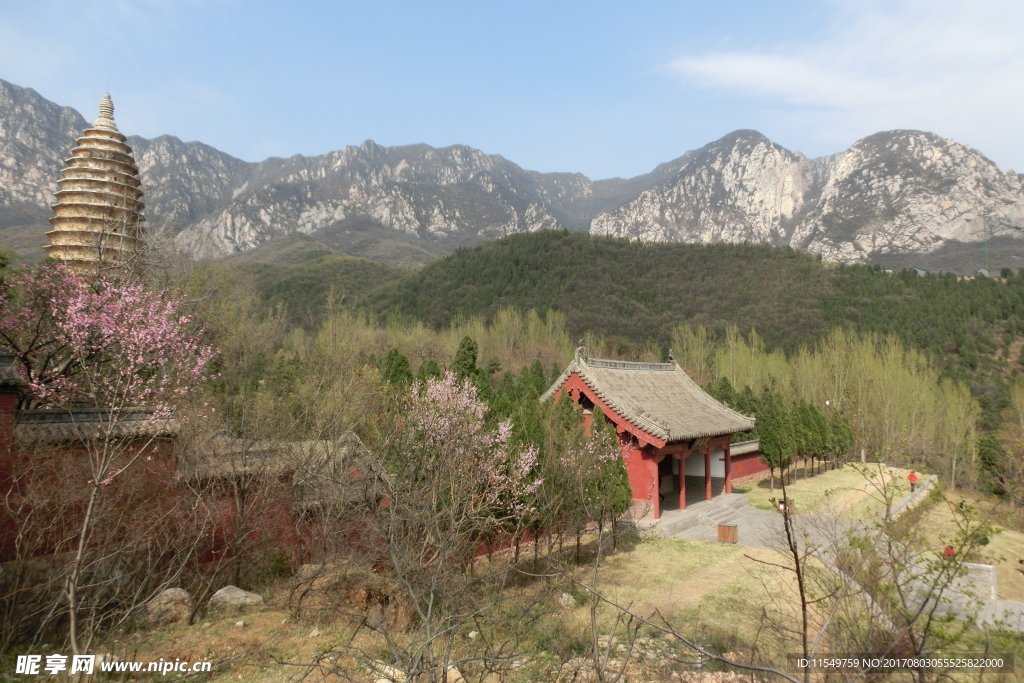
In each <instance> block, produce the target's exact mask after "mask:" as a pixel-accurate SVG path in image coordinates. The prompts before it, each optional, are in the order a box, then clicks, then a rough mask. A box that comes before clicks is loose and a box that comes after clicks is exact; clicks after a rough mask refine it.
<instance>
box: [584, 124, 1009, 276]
mask: <svg viewBox="0 0 1024 683" xmlns="http://www.w3.org/2000/svg"><path fill="white" fill-rule="evenodd" d="M680 161H681V162H682V163H681V166H680V169H679V170H678V172H676V173H675V174H673V175H672V176H671V177H668V178H666V179H665V180H664V181H662V182H660V183H658V184H657V185H655V186H654V187H652V188H650V189H648V190H645V191H643V192H641V193H640V195H639V196H638V197H637V198H636V199H634V200H631V201H628V202H626V203H624V204H623V205H622V206H619V207H618V208H616V209H614V210H611V211H608V212H605V213H601V214H599V215H598V216H596V217H595V218H594V220H593V223H592V225H591V231H592V232H593V233H595V234H601V235H614V236H619V237H629V238H637V239H642V240H645V241H674V242H675V241H678V242H704V243H708V242H718V241H729V242H742V241H751V242H775V243H783V244H789V245H791V246H793V247H797V248H801V249H807V250H810V251H812V252H815V253H818V254H821V255H822V257H823V258H825V259H826V260H829V261H840V262H844V263H855V262H866V261H868V260H870V258H871V257H872V256H873V255H878V254H888V253H929V252H931V251H934V250H936V249H938V248H939V247H941V246H943V245H944V244H945V243H947V242H948V241H957V242H977V241H980V240H982V239H983V226H982V217H981V211H982V210H983V209H986V210H987V211H988V220H987V222H988V229H989V234H990V235H993V236H1000V235H1003V236H1014V237H1020V236H1022V229H1024V187H1022V184H1021V180H1022V178H1021V176H1020V175H1018V174H1016V173H1014V172H1013V171H1007V172H1005V173H1004V172H1002V171H1000V170H999V169H998V168H997V167H996V165H995V164H993V163H992V162H991V161H989V160H988V159H986V158H985V157H984V156H983V155H982V154H980V153H979V152H977V151H974V150H972V149H971V148H970V147H967V146H965V145H960V144H957V143H956V142H954V141H952V140H944V139H942V138H940V137H938V136H937V135H933V134H931V133H922V132H918V131H890V132H886V133H877V134H875V135H872V136H870V137H867V138H864V139H863V140H860V141H858V142H857V143H856V144H855V145H853V146H852V147H851V148H850V149H849V150H847V151H845V152H843V153H841V154H836V155H833V156H830V157H823V158H820V159H806V158H804V157H803V156H802V155H800V154H799V153H793V152H789V151H788V150H785V149H783V148H781V147H779V146H778V145H776V144H775V143H773V142H771V141H770V140H768V139H767V138H765V137H764V136H762V135H760V134H759V133H756V132H753V131H737V132H736V133H733V134H731V135H728V136H726V137H724V138H722V139H721V140H718V141H716V142H714V143H712V144H710V145H707V146H706V147H704V148H702V149H700V150H697V151H696V152H695V153H691V154H690V155H687V156H685V157H683V158H682V159H681V160H680Z"/></svg>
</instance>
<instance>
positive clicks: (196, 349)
mask: <svg viewBox="0 0 1024 683" xmlns="http://www.w3.org/2000/svg"><path fill="white" fill-rule="evenodd" d="M0 351H6V352H10V353H13V354H15V356H16V357H17V360H18V363H19V365H20V368H21V370H22V374H23V377H24V380H25V383H24V387H23V388H22V390H21V395H20V397H19V404H20V407H22V408H43V409H47V410H48V411H53V412H54V413H57V414H61V413H62V414H63V418H62V419H63V421H64V422H65V423H66V424H69V425H70V426H71V429H72V435H73V439H72V440H73V443H76V444H78V446H77V447H78V448H80V449H81V451H82V457H81V459H82V460H84V461H85V463H84V467H85V471H86V472H87V474H86V476H84V477H83V480H82V481H80V482H79V481H68V482H66V485H67V487H68V489H69V493H68V494H67V495H73V494H72V493H70V490H71V489H74V488H78V489H79V491H78V494H80V495H79V497H80V498H81V502H82V509H83V512H82V516H81V519H80V522H76V524H77V532H76V536H77V538H76V539H75V542H74V547H73V548H71V549H70V550H71V552H70V559H69V561H68V562H67V564H66V566H65V572H66V573H65V578H64V590H63V596H62V603H63V606H64V607H63V609H60V610H57V611H64V610H66V614H67V616H68V622H69V627H70V633H69V640H70V646H71V649H72V651H73V652H74V653H75V654H78V653H80V652H82V651H86V650H87V649H88V647H89V643H90V642H91V640H92V638H93V636H94V635H95V626H96V624H97V623H99V622H100V621H101V620H102V619H103V618H105V615H104V614H103V610H102V609H100V608H99V599H98V597H97V596H99V595H110V594H112V593H111V592H112V591H114V592H116V586H117V585H116V584H114V583H111V582H109V581H107V580H105V579H101V578H98V577H100V576H103V575H104V574H105V573H106V574H109V573H110V572H109V568H110V566H111V562H114V563H115V564H116V563H117V562H118V561H120V559H121V558H119V557H118V554H119V551H118V550H117V549H116V548H113V549H112V548H110V547H104V543H102V542H100V541H99V540H98V538H99V537H100V535H97V525H98V524H100V522H99V521H98V520H102V519H108V518H109V517H110V514H108V513H111V511H110V510H109V509H108V508H110V507H111V505H116V503H113V502H111V501H112V500H113V499H114V498H115V497H116V496H114V495H108V491H111V490H113V489H116V488H117V486H116V484H117V482H118V481H119V480H120V479H121V478H124V477H125V476H126V472H128V471H129V470H130V469H131V468H132V467H133V465H136V464H137V463H138V462H140V461H141V462H150V461H152V459H153V457H154V454H155V448H154V447H155V444H156V443H157V441H158V439H159V438H160V437H162V436H165V435H167V434H168V433H169V432H171V431H172V430H173V429H174V426H175V425H174V423H173V413H174V409H175V407H176V406H177V405H179V404H180V403H181V401H182V400H183V399H185V398H186V397H187V395H188V394H189V392H190V391H191V390H192V389H193V388H195V387H196V386H197V385H199V384H200V383H201V382H202V381H203V380H204V379H205V378H206V374H207V366H208V364H209V362H210V360H211V358H212V356H213V353H214V351H213V349H212V347H210V346H209V345H207V344H205V343H204V342H203V333H202V330H201V329H199V327H198V326H197V325H196V324H195V322H194V321H193V320H192V318H191V317H190V316H189V315H187V314H186V313H185V312H184V310H183V303H182V301H181V300H180V299H178V298H176V297H175V296H174V295H173V294H172V293H171V292H170V291H168V290H153V289H148V288H146V287H145V286H144V285H142V284H139V283H132V282H127V283H123V282H118V283H114V282H112V281H109V280H106V279H105V278H104V276H102V275H100V276H98V277H95V278H85V277H83V276H81V275H78V274H76V273H75V272H73V271H71V270H70V269H68V268H67V267H65V266H63V265H50V264H47V265H43V266H40V267H37V268H29V269H25V270H21V271H15V272H13V273H11V274H8V275H6V277H5V279H4V281H3V282H0ZM82 487H84V489H85V490H84V491H83V490H81V488H82ZM112 514H114V515H115V516H117V515H120V516H123V512H122V511H114V512H113V513H112ZM118 518H119V517H118ZM104 523H106V522H104ZM104 537H106V535H104ZM135 604H138V601H137V602H136V603H135Z"/></svg>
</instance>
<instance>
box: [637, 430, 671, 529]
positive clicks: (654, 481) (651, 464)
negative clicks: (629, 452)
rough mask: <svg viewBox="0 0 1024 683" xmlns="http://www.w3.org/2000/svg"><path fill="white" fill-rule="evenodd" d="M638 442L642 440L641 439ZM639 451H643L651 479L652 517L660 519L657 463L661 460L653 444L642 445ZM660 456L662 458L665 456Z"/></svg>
mask: <svg viewBox="0 0 1024 683" xmlns="http://www.w3.org/2000/svg"><path fill="white" fill-rule="evenodd" d="M640 443H643V442H642V441H641V442H640ZM641 452H642V453H643V458H644V461H645V462H647V468H648V469H647V471H648V472H649V473H650V474H649V475H648V476H649V477H650V481H651V488H650V491H651V493H650V496H651V512H653V513H654V519H661V479H660V478H659V477H658V463H659V462H661V461H660V460H659V458H658V456H656V455H655V454H654V447H653V446H650V445H644V447H643V448H642V449H641ZM661 457H662V458H664V457H665V456H664V455H663V456H661Z"/></svg>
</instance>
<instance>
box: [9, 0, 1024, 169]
mask: <svg viewBox="0 0 1024 683" xmlns="http://www.w3.org/2000/svg"><path fill="white" fill-rule="evenodd" d="M0 78H3V79H5V80H8V81H11V82H13V83H15V84H17V85H21V86H25V87H31V88H34V89H35V90H37V91H38V92H39V93H41V94H42V95H43V96H44V97H46V98H48V99H50V100H53V101H55V102H57V103H58V104H62V105H69V106H73V107H75V108H76V109H78V110H79V111H80V112H82V114H83V115H84V116H85V117H86V118H87V119H88V120H90V121H91V120H92V119H93V118H95V115H96V105H97V103H98V101H99V98H100V96H101V95H102V93H103V92H105V91H106V90H108V84H109V90H110V93H111V95H112V96H113V98H114V104H115V106H116V108H117V114H116V118H117V121H118V125H119V126H120V128H121V130H122V131H124V132H126V133H128V134H138V135H143V136H146V137H155V136H157V135H161V134H164V133H169V134H172V135H176V136H178V137H180V138H182V139H184V140H200V141H202V142H206V143H208V144H211V145H213V146H215V147H217V148H219V149H221V150H223V151H225V152H228V153H230V154H233V155H235V156H238V157H241V158H243V159H246V160H250V161H257V160H260V159H263V158H265V157H267V156H290V155H292V154H296V153H300V154H306V155H316V154H322V153H324V152H328V151H330V150H334V149H339V148H341V147H344V146H345V145H357V144H360V143H361V142H362V141H363V140H365V139H368V138H369V139H373V140H375V141H377V142H378V143H380V144H383V145H400V144H409V143H417V142H425V143H428V144H430V145H435V146H444V145H450V144H456V143H461V144H466V145H470V146H472V147H476V148H479V149H482V150H483V151H485V152H487V153H491V154H501V155H502V156H504V157H506V158H508V159H510V160H512V161H514V162H516V163H518V164H520V165H521V166H524V167H526V168H531V169H535V170H539V171H580V172H583V173H585V174H587V175H588V176H590V177H591V178H604V177H611V176H624V177H628V176H632V175H636V174H639V173H645V172H647V171H649V170H651V169H652V168H653V167H654V166H655V165H657V164H659V163H661V162H664V161H668V160H669V159H673V158H675V157H677V156H679V155H681V154H682V153H683V152H685V151H687V150H689V149H694V148H697V147H700V146H702V145H704V144H706V143H708V142H711V141H712V140H715V139H717V138H719V137H721V136H722V135H724V134H725V133H728V132H729V131H732V130H735V129H737V128H754V129H757V130H759V131H761V132H762V133H764V134H765V135H767V136H768V137H770V138H771V139H773V140H775V141H776V142H778V143H779V144H781V145H783V146H785V147H788V148H789V149H793V150H801V151H803V152H804V153H805V154H807V155H808V156H820V155H824V154H832V153H835V152H838V151H841V150H843V149H845V148H846V147H848V146H849V145H850V144H851V143H853V142H854V141H855V140H857V139H858V138H860V137H863V136H865V135H869V134H871V133H874V132H877V131H879V130H888V129H893V128H916V129H923V130H930V131H933V132H935V133H938V134H940V135H942V136H944V137H951V138H954V139H956V140H958V141H960V142H963V143H966V144H970V145H972V146H974V147H975V148H977V149H979V150H981V151H982V152H984V153H985V154H986V155H988V156H989V157H990V158H991V159H993V160H994V161H996V162H997V163H998V164H999V165H1000V166H1001V167H1002V168H1004V169H1005V168H1007V167H1014V168H1016V169H1017V170H1020V171H1024V125H1022V120H1021V119H1022V111H1024V107H1022V104H1024V2H1021V1H1020V0H1012V1H1010V0H959V1H951V0H888V1H885V2H882V1H878V2H876V1H875V0H849V1H844V2H840V1H821V2H810V1H807V2H795V1H785V0H780V1H779V2H759V1H750V2H741V1H735V2H732V1H727V0H719V2H708V1H707V0H702V1H700V2H690V1H689V0H667V1H661V0H651V1H648V2H644V1H642V0H633V1H632V2H619V3H613V2H586V3H585V2H566V1H563V2H557V1H556V2H551V1H550V0H549V1H547V2H531V1H524V0H518V1H517V2H506V3H495V2H481V1H480V0H476V1H475V2H446V1H445V0H434V1H433V2H425V1H422V0H421V1H420V2H386V1H378V2H372V3H371V2H366V1H364V2H358V3H357V2H314V1H312V0H307V1H306V2H289V3H285V2H270V1H260V0H134V1H133V0H75V1H74V2H72V0H31V1H26V0H0Z"/></svg>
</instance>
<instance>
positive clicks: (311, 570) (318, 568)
mask: <svg viewBox="0 0 1024 683" xmlns="http://www.w3.org/2000/svg"><path fill="white" fill-rule="evenodd" d="M323 569H324V566H323V565H322V564H304V565H302V566H301V567H299V571H297V572H295V578H296V579H298V580H299V581H309V580H311V579H315V578H316V577H318V576H320V573H321V572H322V571H323Z"/></svg>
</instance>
